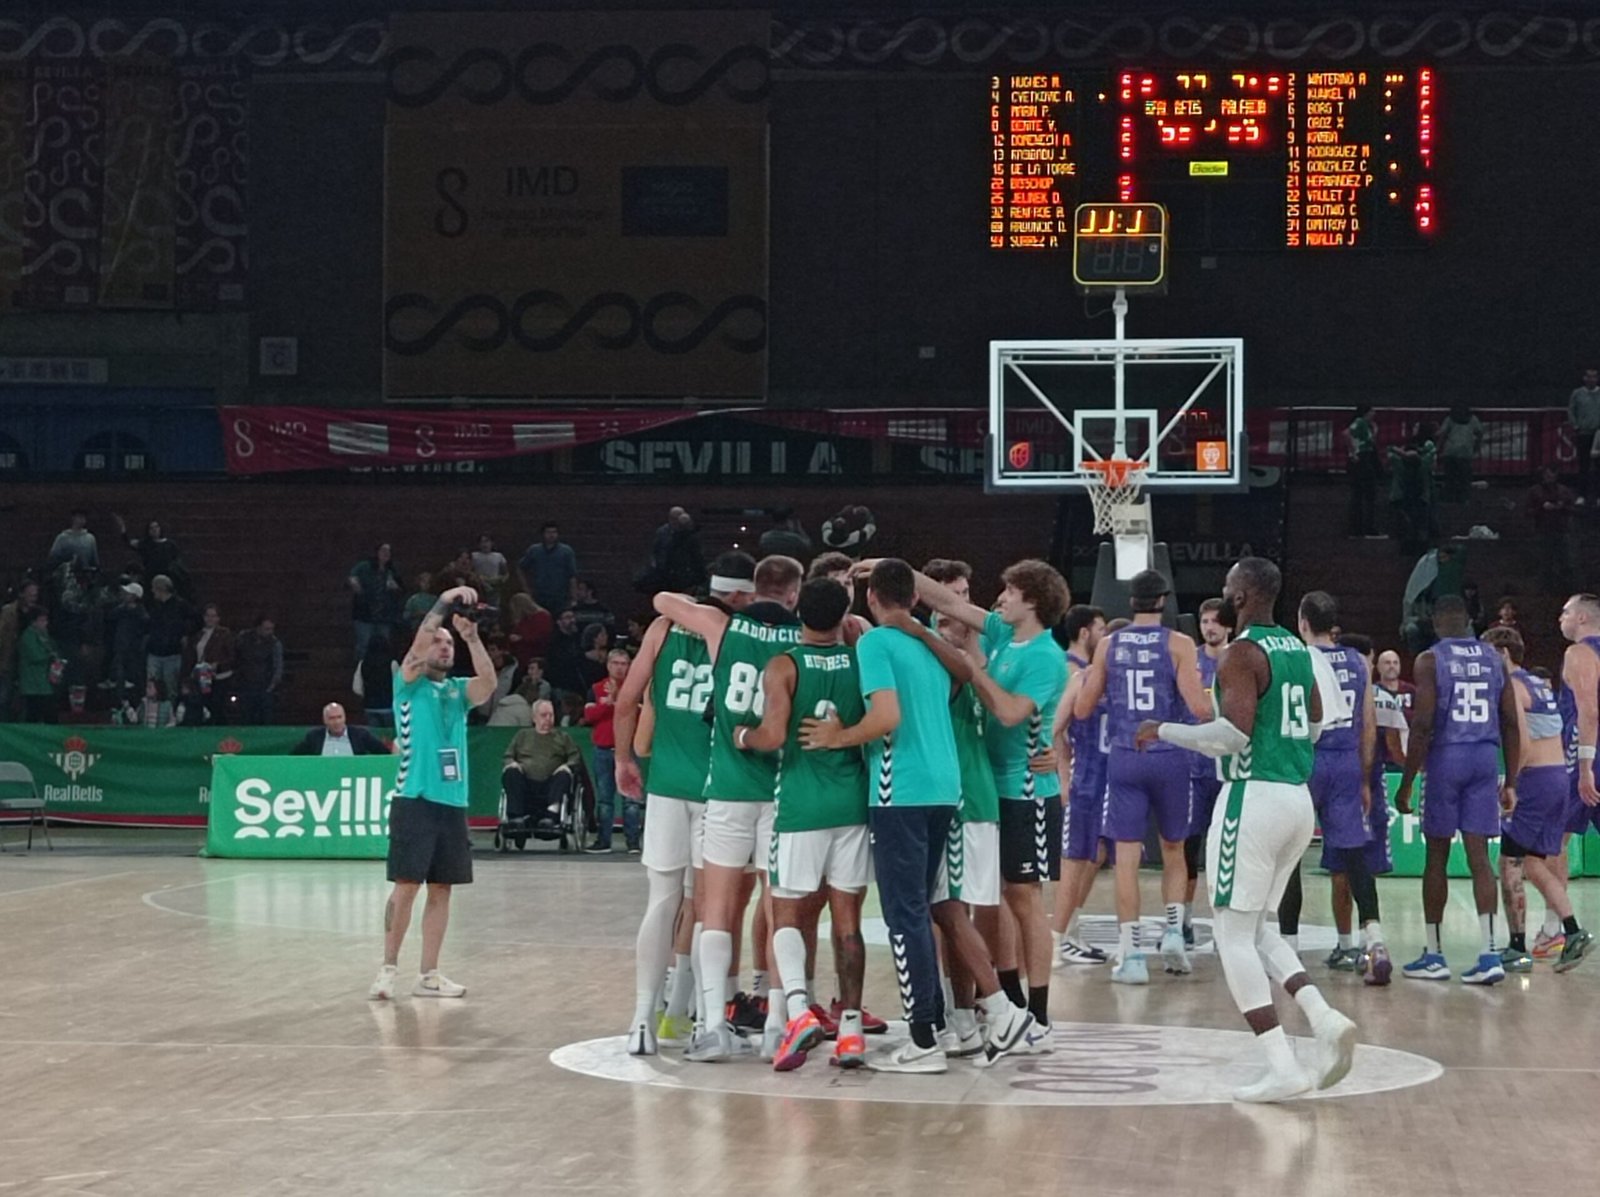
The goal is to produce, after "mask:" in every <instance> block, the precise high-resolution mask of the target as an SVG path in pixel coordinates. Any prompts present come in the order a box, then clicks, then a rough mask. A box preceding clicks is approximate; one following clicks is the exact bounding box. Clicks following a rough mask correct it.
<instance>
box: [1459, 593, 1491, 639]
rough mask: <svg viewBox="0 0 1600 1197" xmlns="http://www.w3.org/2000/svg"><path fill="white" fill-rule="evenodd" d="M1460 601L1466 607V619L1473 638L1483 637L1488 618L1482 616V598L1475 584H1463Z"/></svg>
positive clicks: (1484, 615)
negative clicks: (1470, 626) (1470, 625)
mask: <svg viewBox="0 0 1600 1197" xmlns="http://www.w3.org/2000/svg"><path fill="white" fill-rule="evenodd" d="M1461 601H1462V602H1464V603H1466V605H1467V619H1468V621H1469V622H1470V623H1471V624H1472V634H1473V635H1474V636H1481V635H1483V633H1484V631H1485V630H1486V629H1487V628H1488V626H1489V617H1488V616H1487V615H1486V614H1484V610H1483V598H1482V596H1481V595H1480V594H1479V593H1478V584H1477V583H1476V582H1465V583H1463V584H1462V586H1461Z"/></svg>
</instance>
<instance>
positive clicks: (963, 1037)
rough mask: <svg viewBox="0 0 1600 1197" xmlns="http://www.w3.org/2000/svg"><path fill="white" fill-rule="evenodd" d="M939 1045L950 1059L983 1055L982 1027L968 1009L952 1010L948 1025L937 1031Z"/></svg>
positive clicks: (963, 1058)
mask: <svg viewBox="0 0 1600 1197" xmlns="http://www.w3.org/2000/svg"><path fill="white" fill-rule="evenodd" d="M939 1046H940V1047H942V1048H943V1049H944V1054H945V1055H947V1056H949V1057H950V1059H952V1060H969V1059H971V1058H972V1057H973V1056H981V1055H983V1028H982V1027H980V1026H979V1025H978V1019H977V1015H976V1014H974V1013H973V1012H972V1011H970V1010H966V1011H962V1010H952V1011H951V1012H950V1019H949V1025H947V1026H946V1027H945V1029H944V1030H943V1031H941V1032H939Z"/></svg>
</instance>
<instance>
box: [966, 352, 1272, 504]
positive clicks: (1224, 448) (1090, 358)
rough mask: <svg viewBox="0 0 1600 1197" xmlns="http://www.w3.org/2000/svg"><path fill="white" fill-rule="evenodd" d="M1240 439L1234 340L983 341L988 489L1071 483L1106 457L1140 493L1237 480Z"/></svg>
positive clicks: (1076, 485)
mask: <svg viewBox="0 0 1600 1197" xmlns="http://www.w3.org/2000/svg"><path fill="white" fill-rule="evenodd" d="M1245 448H1246V446H1245V438H1244V342H1243V341H1242V340H1240V339H1238V338H1226V337H1221V338H1178V339H1150V338H1146V339H1128V340H1102V341H1065V340H1054V341H992V342H990V344H989V445H988V451H987V457H988V460H987V470H986V480H987V484H988V487H989V489H990V490H992V491H1034V492H1037V491H1052V492H1053V491H1070V490H1075V489H1076V490H1081V489H1084V488H1085V487H1086V486H1088V485H1090V483H1091V480H1093V479H1095V478H1096V477H1097V475H1096V474H1095V473H1094V471H1093V470H1092V469H1091V468H1089V467H1088V466H1087V465H1086V463H1089V462H1095V461H1104V460H1107V459H1110V458H1113V457H1118V458H1127V459H1130V460H1132V461H1136V462H1143V463H1144V468H1143V469H1142V470H1140V471H1139V474H1140V476H1141V478H1142V482H1143V487H1144V490H1145V491H1147V492H1157V493H1159V492H1161V491H1176V492H1184V491H1188V492H1201V491H1215V490H1229V489H1237V488H1239V487H1241V486H1242V485H1244V478H1245V461H1244V457H1245Z"/></svg>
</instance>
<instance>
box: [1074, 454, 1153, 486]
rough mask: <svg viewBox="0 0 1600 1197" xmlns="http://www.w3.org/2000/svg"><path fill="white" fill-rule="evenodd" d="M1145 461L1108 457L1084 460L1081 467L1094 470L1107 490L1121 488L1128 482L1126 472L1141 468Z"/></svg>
mask: <svg viewBox="0 0 1600 1197" xmlns="http://www.w3.org/2000/svg"><path fill="white" fill-rule="evenodd" d="M1146 464H1147V463H1145V462H1142V461H1131V460H1129V459H1128V458H1126V457H1108V458H1106V459H1104V460H1103V461H1086V462H1084V463H1083V468H1084V469H1086V470H1094V471H1095V472H1096V473H1098V474H1100V475H1101V477H1102V478H1103V479H1104V481H1105V485H1106V489H1107V490H1121V489H1122V488H1123V487H1124V486H1126V485H1127V484H1128V474H1129V473H1130V472H1131V471H1133V470H1142V469H1144V468H1145V466H1146Z"/></svg>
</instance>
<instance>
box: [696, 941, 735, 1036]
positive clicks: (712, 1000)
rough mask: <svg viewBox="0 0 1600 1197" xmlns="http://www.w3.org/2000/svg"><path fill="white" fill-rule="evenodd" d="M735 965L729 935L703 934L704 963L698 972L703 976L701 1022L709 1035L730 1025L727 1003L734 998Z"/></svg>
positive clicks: (700, 963)
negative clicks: (730, 976)
mask: <svg viewBox="0 0 1600 1197" xmlns="http://www.w3.org/2000/svg"><path fill="white" fill-rule="evenodd" d="M732 964H733V936H732V934H730V933H729V932H727V931H712V930H709V929H708V930H705V931H702V932H701V933H700V959H699V961H698V962H697V963H696V967H695V972H696V973H698V974H699V976H700V1019H701V1022H702V1023H703V1024H704V1026H705V1029H706V1030H708V1031H720V1030H724V1029H726V1027H727V1025H728V1014H727V1005H726V1004H727V1002H728V1000H729V999H730V998H731V997H732V996H733V983H732V982H731V981H729V980H728V969H729V968H730V967H731V966H732Z"/></svg>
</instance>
